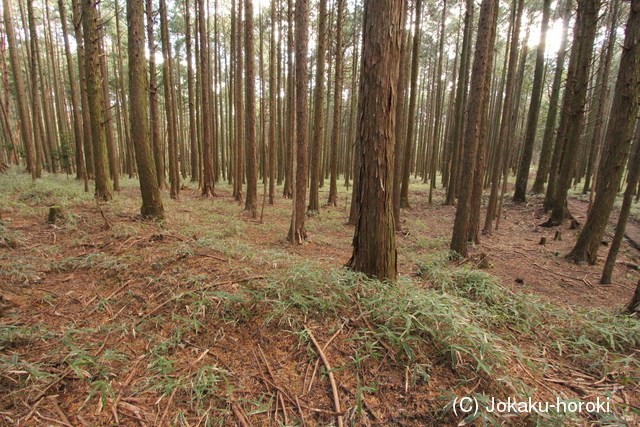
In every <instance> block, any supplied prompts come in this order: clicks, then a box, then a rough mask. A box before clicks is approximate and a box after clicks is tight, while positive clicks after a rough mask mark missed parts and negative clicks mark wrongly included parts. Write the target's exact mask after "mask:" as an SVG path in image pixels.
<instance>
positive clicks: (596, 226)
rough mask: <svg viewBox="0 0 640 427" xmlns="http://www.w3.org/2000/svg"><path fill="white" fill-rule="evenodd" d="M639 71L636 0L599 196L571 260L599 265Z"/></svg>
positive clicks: (639, 7) (639, 0)
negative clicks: (597, 263)
mask: <svg viewBox="0 0 640 427" xmlns="http://www.w3.org/2000/svg"><path fill="white" fill-rule="evenodd" d="M638 70H640V0H633V1H632V2H631V10H630V13H629V20H628V21H627V29H626V35H625V41H624V47H623V49H622V56H621V57H620V67H619V72H618V79H617V80H616V87H615V92H614V95H613V104H612V106H611V117H610V118H609V124H608V126H607V133H606V134H605V145H604V147H603V152H602V161H601V162H600V165H599V167H598V179H597V181H596V197H595V200H594V202H593V207H592V209H591V210H590V211H589V215H588V217H587V222H586V224H585V225H584V228H583V229H582V231H581V232H580V236H579V237H578V241H577V242H576V245H575V246H574V247H573V249H572V250H571V252H569V254H568V255H567V258H568V259H571V260H573V261H575V262H576V263H578V264H581V263H583V262H585V261H587V262H588V263H589V264H595V262H596V260H597V258H598V248H599V247H600V242H601V241H602V236H603V235H604V232H605V229H606V226H607V222H608V221H609V215H610V214H611V209H612V208H613V202H614V201H615V198H616V195H617V194H618V188H619V185H620V179H621V178H622V173H623V172H624V166H625V164H626V161H627V157H628V155H629V147H630V144H631V139H632V134H633V127H634V125H635V123H636V115H637V113H638V97H639V96H640V73H639V72H638Z"/></svg>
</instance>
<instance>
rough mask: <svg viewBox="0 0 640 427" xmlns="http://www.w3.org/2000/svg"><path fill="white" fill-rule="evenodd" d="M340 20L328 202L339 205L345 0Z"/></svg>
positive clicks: (340, 5) (342, 2)
mask: <svg viewBox="0 0 640 427" xmlns="http://www.w3.org/2000/svg"><path fill="white" fill-rule="evenodd" d="M337 7H338V22H337V26H336V65H335V68H336V70H335V71H336V79H335V83H334V84H335V86H334V89H333V128H332V130H331V160H330V169H331V177H330V181H329V199H328V200H327V204H328V205H330V206H338V145H339V142H340V116H341V112H342V55H343V48H342V16H343V15H344V7H345V0H338V6H337Z"/></svg>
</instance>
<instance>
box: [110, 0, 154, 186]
mask: <svg viewBox="0 0 640 427" xmlns="http://www.w3.org/2000/svg"><path fill="white" fill-rule="evenodd" d="M115 5H116V8H115V9H116V10H115V14H116V36H117V48H118V52H117V59H118V82H119V85H120V93H121V102H120V104H122V120H123V122H124V141H122V146H123V147H124V150H126V153H123V154H124V158H125V159H126V170H127V173H128V174H129V178H132V177H133V170H134V165H133V163H134V162H133V160H134V159H132V157H133V154H134V153H132V150H133V149H134V148H133V142H132V141H131V132H130V129H129V126H128V123H129V102H128V96H127V91H126V89H125V82H124V75H125V71H124V64H123V60H122V56H123V52H122V51H123V48H122V37H121V35H120V10H122V9H120V6H119V0H115ZM125 13H126V11H125ZM143 30H144V27H143ZM142 42H143V43H144V34H143V37H142ZM145 70H146V67H145ZM118 123H120V118H118Z"/></svg>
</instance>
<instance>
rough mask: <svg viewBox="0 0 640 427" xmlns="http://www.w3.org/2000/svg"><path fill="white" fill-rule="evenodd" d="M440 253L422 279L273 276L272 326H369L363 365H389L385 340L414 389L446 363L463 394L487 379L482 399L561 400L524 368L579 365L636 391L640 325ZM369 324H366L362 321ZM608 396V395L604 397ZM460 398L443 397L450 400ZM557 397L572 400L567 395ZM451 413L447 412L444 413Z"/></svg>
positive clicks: (307, 268)
mask: <svg viewBox="0 0 640 427" xmlns="http://www.w3.org/2000/svg"><path fill="white" fill-rule="evenodd" d="M440 254H441V255H440V256H439V257H435V258H436V259H434V257H433V256H432V257H430V258H431V259H430V261H428V262H420V263H418V274H417V277H415V278H412V277H402V278H400V280H399V281H398V283H396V284H389V283H381V282H380V281H377V280H370V279H367V278H366V277H363V276H361V275H357V274H355V273H352V272H349V271H346V270H338V269H336V270H326V269H322V268H320V267H319V266H318V265H317V264H315V263H313V262H304V263H299V264H297V265H295V266H294V267H292V268H290V269H289V270H288V271H286V273H284V274H282V275H280V276H275V277H271V278H270V279H269V281H268V284H267V285H266V287H264V288H262V290H261V291H260V292H264V294H263V298H264V300H265V301H266V302H267V303H269V304H271V305H272V306H273V310H271V312H270V315H269V317H268V318H267V321H268V322H278V323H279V324H280V325H289V326H293V327H294V328H297V329H298V330H302V329H303V328H304V326H303V322H304V321H308V319H309V318H311V319H315V320H316V321H317V322H318V323H321V324H325V325H326V324H332V323H335V321H336V320H337V319H351V321H352V322H353V324H354V325H359V326H360V328H359V329H356V332H355V333H354V335H353V337H352V339H353V340H355V341H356V342H358V343H359V345H360V347H359V348H358V350H357V351H356V355H358V357H359V359H362V358H363V357H365V358H366V357H369V358H377V359H379V358H381V357H382V354H384V353H385V351H384V349H383V347H382V346H381V345H380V342H383V343H384V344H386V346H387V347H390V348H392V349H393V351H394V352H395V354H394V355H393V357H392V359H393V360H392V364H396V365H399V366H401V367H403V369H408V370H409V371H410V372H412V382H413V383H415V381H416V378H424V379H426V382H429V377H430V374H429V372H430V371H431V368H432V367H433V366H435V365H445V366H447V367H449V368H450V369H451V370H452V372H453V373H454V374H455V375H456V377H457V378H458V381H459V384H458V387H459V388H458V391H459V392H460V393H462V391H463V390H464V389H465V388H464V386H465V385H467V384H469V383H472V382H476V381H480V384H481V385H482V387H480V389H481V390H482V392H480V393H479V394H478V396H480V398H482V396H485V397H486V396H487V395H493V396H496V397H503V398H507V397H514V398H515V397H518V398H520V399H522V400H526V399H527V398H528V397H529V396H537V397H538V398H539V400H540V399H541V398H542V397H546V398H547V399H549V398H553V399H555V396H550V395H549V392H548V390H545V389H544V388H542V387H540V386H539V384H538V382H536V381H534V380H532V378H530V377H529V376H525V375H523V374H522V371H523V370H525V371H527V372H529V374H530V375H532V376H535V377H536V378H540V379H541V378H543V377H544V376H550V377H554V376H556V375H558V374H557V373H556V372H557V370H562V369H566V368H567V367H569V366H570V367H571V369H574V370H578V371H580V372H584V373H585V374H587V375H589V376H591V377H593V378H597V379H600V378H608V379H612V380H615V381H617V382H618V383H620V384H637V382H638V378H636V375H637V372H638V367H639V363H638V360H637V359H636V358H635V356H634V352H635V350H636V349H637V348H638V347H639V346H640V323H639V322H638V320H636V319H634V318H630V317H627V316H618V315H613V314H608V313H603V312H596V311H589V312H572V311H567V310H564V309H560V308H557V307H554V306H553V305H552V304H550V303H546V302H543V301H541V300H539V299H538V298H536V297H534V296H531V295H520V294H514V293H512V292H510V291H508V290H506V289H504V288H502V287H501V286H500V285H499V283H498V280H497V279H496V278H495V277H493V276H491V275H489V274H487V273H484V272H482V271H477V270H472V269H469V268H467V267H451V265H450V264H449V262H448V261H447V259H448V254H447V253H444V252H442V253H440ZM328 319H333V320H328ZM362 319H367V320H366V322H364V323H363V321H362ZM370 328H372V329H370ZM514 367H517V369H514ZM538 381H539V380H538ZM600 393H601V395H602V396H603V398H604V397H606V393H605V392H600ZM453 395H455V391H454V390H449V391H445V390H442V393H441V397H442V398H443V399H446V398H447V396H453ZM558 396H559V397H560V398H562V399H566V398H567V396H566V395H564V394H563V393H560V392H559V394H558ZM443 406H444V405H443ZM436 409H437V408H436ZM621 412H623V411H622V410H621V407H620V408H618V413H617V415H612V414H591V415H589V417H590V418H591V422H600V421H601V422H602V424H605V425H632V424H625V423H627V420H626V418H625V417H624V416H622V415H621ZM450 415H451V414H448V412H447V411H445V413H443V414H442V416H450ZM574 415H575V414H564V413H556V414H554V413H546V414H541V415H529V416H528V418H526V422H527V423H528V424H529V425H572V423H576V424H579V423H580V419H579V418H578V416H577V415H575V416H574ZM477 417H478V418H479V421H478V422H482V423H483V424H484V423H490V424H491V423H496V424H495V425H501V424H503V423H504V422H506V418H505V419H500V418H499V417H497V416H490V415H489V414H486V413H484V414H483V413H480V414H479V415H477ZM572 420H573V421H572ZM598 420H600V421H598ZM470 421H471V418H469V419H467V422H470ZM522 421H523V419H519V421H517V422H516V423H515V424H513V425H520V424H519V423H520V422H522ZM567 423H568V424H567ZM616 423H617V424H616Z"/></svg>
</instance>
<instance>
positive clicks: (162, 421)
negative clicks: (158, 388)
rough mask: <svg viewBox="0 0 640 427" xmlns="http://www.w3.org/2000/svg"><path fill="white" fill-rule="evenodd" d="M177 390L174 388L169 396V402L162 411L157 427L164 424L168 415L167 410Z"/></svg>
mask: <svg viewBox="0 0 640 427" xmlns="http://www.w3.org/2000/svg"><path fill="white" fill-rule="evenodd" d="M177 390H178V387H176V388H174V389H173V391H172V392H171V396H169V401H168V402H167V404H166V406H167V407H166V408H165V409H164V413H163V414H162V418H160V422H159V423H158V425H159V426H162V425H163V424H164V420H165V419H166V418H167V415H168V414H169V408H170V407H171V403H172V402H173V396H175V395H176V391H177Z"/></svg>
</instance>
